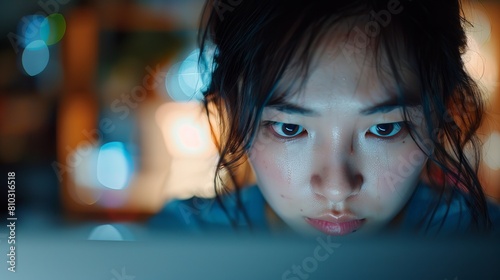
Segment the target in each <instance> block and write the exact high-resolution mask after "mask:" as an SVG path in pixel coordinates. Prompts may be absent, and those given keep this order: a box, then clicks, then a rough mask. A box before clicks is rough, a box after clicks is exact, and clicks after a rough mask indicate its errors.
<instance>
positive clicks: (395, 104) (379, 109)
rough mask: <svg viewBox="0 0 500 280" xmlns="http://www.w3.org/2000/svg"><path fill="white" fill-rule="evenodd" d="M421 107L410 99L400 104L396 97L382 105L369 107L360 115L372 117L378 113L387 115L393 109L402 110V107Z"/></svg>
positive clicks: (418, 102) (414, 100)
mask: <svg viewBox="0 0 500 280" xmlns="http://www.w3.org/2000/svg"><path fill="white" fill-rule="evenodd" d="M419 105H421V103H420V101H419V100H417V99H416V98H410V99H408V100H404V102H401V100H399V99H398V98H397V97H392V98H391V99H388V100H386V101H384V102H382V103H379V104H376V105H373V106H370V107H368V108H365V109H362V110H361V111H360V113H361V114H362V115H365V116H367V115H374V114H379V113H382V114H384V113H389V112H391V111H393V110H395V109H399V108H403V107H417V106H419Z"/></svg>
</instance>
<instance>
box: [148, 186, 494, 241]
mask: <svg viewBox="0 0 500 280" xmlns="http://www.w3.org/2000/svg"><path fill="white" fill-rule="evenodd" d="M240 195H241V204H242V205H241V206H242V207H243V208H244V209H245V210H246V213H247V215H248V218H249V220H250V221H251V224H252V227H253V228H254V229H257V230H264V231H265V230H269V225H268V222H267V218H266V211H265V208H266V202H265V200H264V198H263V196H262V194H261V192H260V190H259V189H258V187H257V186H251V187H247V188H244V189H242V190H241V191H240ZM438 198H439V193H438V191H436V190H434V189H432V188H431V187H429V186H427V185H426V184H423V183H420V184H419V185H418V187H417V188H416V190H415V192H414V194H413V196H412V197H411V198H410V200H409V202H408V204H407V206H406V212H405V215H404V217H403V218H402V221H401V223H400V225H399V228H398V230H401V231H403V232H404V231H407V232H417V233H420V234H424V235H436V234H454V233H466V232H468V231H469V230H470V226H471V223H472V216H471V214H470V212H469V209H468V207H467V204H466V200H465V197H464V195H461V194H459V193H458V192H455V193H454V194H453V195H452V196H449V197H447V198H446V197H444V196H443V197H442V198H441V199H440V200H439V199H438ZM223 200H224V205H225V207H226V210H227V211H228V213H230V215H231V216H234V213H235V208H236V200H235V198H234V195H233V196H226V197H224V198H223ZM433 211H434V215H432V212H433ZM488 212H489V213H490V218H491V221H492V223H493V225H494V229H493V232H494V234H495V235H500V206H498V205H497V204H496V203H493V202H492V201H488ZM239 213H240V215H239V217H237V219H235V220H237V221H238V222H237V224H238V226H242V227H247V226H248V224H247V223H246V222H245V219H244V217H243V215H242V213H241V211H239ZM233 218H234V217H233ZM148 225H149V226H151V227H154V228H161V229H167V230H173V231H175V230H188V231H191V232H200V233H202V232H206V231H207V230H227V229H231V228H232V227H231V222H230V220H229V218H228V216H227V215H226V213H225V211H224V209H223V208H222V207H221V206H220V204H219V203H218V202H217V201H216V199H206V198H191V199H187V200H175V201H172V202H170V203H168V204H167V205H166V206H165V207H164V208H163V209H162V210H161V211H160V212H159V213H158V214H157V215H155V216H154V217H153V218H152V219H150V221H149V223H148Z"/></svg>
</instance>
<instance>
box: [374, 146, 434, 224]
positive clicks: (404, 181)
mask: <svg viewBox="0 0 500 280" xmlns="http://www.w3.org/2000/svg"><path fill="white" fill-rule="evenodd" d="M426 160H427V159H426V156H425V155H424V153H422V151H420V150H419V149H418V148H417V147H416V146H413V145H412V146H409V147H404V148H403V149H402V150H399V151H398V152H397V153H395V154H394V155H393V156H388V157H387V159H386V160H384V161H382V162H381V163H380V164H379V165H378V168H377V169H376V171H375V172H376V174H378V177H376V178H377V182H376V183H375V184H376V186H377V187H376V188H374V189H372V190H371V195H372V197H376V198H377V199H376V200H374V201H376V204H377V205H376V209H377V211H380V212H386V214H387V215H394V214H395V213H394V212H397V211H399V210H400V209H401V208H402V207H403V206H404V204H406V202H407V201H408V200H409V198H410V197H411V195H412V194H413V191H414V190H415V187H416V186H417V184H418V182H419V180H420V175H421V172H422V168H423V167H424V165H425V163H426ZM373 176H374V177H375V176H376V175H373Z"/></svg>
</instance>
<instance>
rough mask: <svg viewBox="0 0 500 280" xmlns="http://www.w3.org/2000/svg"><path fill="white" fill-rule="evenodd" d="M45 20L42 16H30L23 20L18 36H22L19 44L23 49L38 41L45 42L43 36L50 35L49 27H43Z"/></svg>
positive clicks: (18, 28) (20, 23) (19, 26)
mask: <svg viewBox="0 0 500 280" xmlns="http://www.w3.org/2000/svg"><path fill="white" fill-rule="evenodd" d="M44 20H45V17H44V16H41V15H30V16H24V17H22V18H21V20H20V22H19V25H18V27H17V30H18V34H19V35H20V39H21V40H20V41H19V44H20V46H21V47H23V48H26V46H28V45H29V44H30V43H32V42H34V41H38V40H42V41H43V37H42V34H44V33H49V32H50V31H49V30H48V28H49V26H48V25H43V22H44Z"/></svg>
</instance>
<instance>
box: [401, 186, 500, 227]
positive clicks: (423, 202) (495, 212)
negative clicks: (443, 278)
mask: <svg viewBox="0 0 500 280" xmlns="http://www.w3.org/2000/svg"><path fill="white" fill-rule="evenodd" d="M487 207H488V213H489V216H490V220H491V221H492V224H493V228H492V230H493V234H495V235H498V234H500V206H499V205H498V204H497V203H495V202H494V201H492V200H490V199H488V200H487ZM472 222H473V217H472V214H471V210H470V206H469V205H468V203H467V195H466V194H463V193H462V192H460V191H458V190H457V191H452V192H450V193H441V192H440V191H439V190H437V189H435V188H432V187H430V186H429V185H427V184H424V183H420V184H419V186H418V187H417V189H416V190H415V193H414V195H413V197H412V198H411V199H410V201H409V203H408V206H407V213H406V217H405V219H404V226H405V227H406V228H411V229H416V230H417V231H418V232H420V233H423V234H431V235H441V234H460V233H467V232H469V231H470V230H471V226H472Z"/></svg>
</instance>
